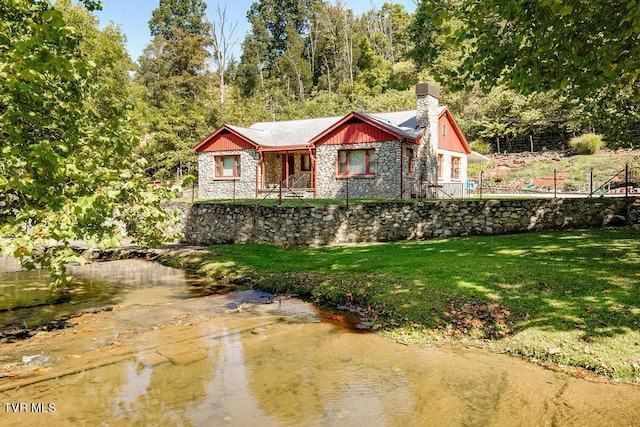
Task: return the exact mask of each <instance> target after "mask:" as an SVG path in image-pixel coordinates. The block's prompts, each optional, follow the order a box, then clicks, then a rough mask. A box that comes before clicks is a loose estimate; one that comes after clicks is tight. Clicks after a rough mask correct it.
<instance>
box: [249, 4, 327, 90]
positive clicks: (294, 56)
mask: <svg viewBox="0 0 640 427" xmlns="http://www.w3.org/2000/svg"><path fill="white" fill-rule="evenodd" d="M319 2H320V1H319V0H260V1H258V2H254V3H252V4H251V8H250V9H249V11H248V12H247V19H248V20H249V22H251V32H250V34H248V35H247V36H246V37H245V40H244V42H243V44H242V47H243V54H242V57H241V60H240V67H239V77H240V82H241V84H242V85H243V86H244V93H245V95H246V96H249V95H254V94H256V93H257V92H258V91H268V92H269V93H272V92H273V91H276V92H278V91H279V90H282V89H281V88H284V91H285V93H286V96H287V97H291V96H296V97H297V98H298V99H299V100H303V99H304V97H305V92H306V91H307V90H308V88H309V87H310V86H311V71H310V70H311V68H312V66H311V62H310V54H309V46H308V43H307V41H308V38H307V36H308V34H309V32H310V30H309V23H310V19H311V16H312V13H313V9H314V5H316V4H318V3H319ZM292 88H293V90H292Z"/></svg>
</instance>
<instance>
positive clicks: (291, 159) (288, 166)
mask: <svg viewBox="0 0 640 427" xmlns="http://www.w3.org/2000/svg"><path fill="white" fill-rule="evenodd" d="M295 166H296V163H295V156H294V155H293V154H286V155H285V156H283V162H282V181H283V184H284V186H285V187H292V186H293V175H294V173H295V171H296V169H295Z"/></svg>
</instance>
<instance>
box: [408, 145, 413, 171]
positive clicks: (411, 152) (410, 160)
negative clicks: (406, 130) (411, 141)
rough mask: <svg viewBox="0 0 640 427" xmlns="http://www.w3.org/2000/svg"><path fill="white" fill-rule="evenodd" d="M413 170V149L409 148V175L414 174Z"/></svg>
mask: <svg viewBox="0 0 640 427" xmlns="http://www.w3.org/2000/svg"><path fill="white" fill-rule="evenodd" d="M413 168H414V159H413V149H411V148H409V149H408V150H407V173H408V174H409V175H411V174H413Z"/></svg>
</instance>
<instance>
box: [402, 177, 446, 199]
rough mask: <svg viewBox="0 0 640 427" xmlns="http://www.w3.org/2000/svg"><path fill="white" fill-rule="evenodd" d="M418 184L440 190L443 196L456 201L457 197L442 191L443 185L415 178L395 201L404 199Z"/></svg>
mask: <svg viewBox="0 0 640 427" xmlns="http://www.w3.org/2000/svg"><path fill="white" fill-rule="evenodd" d="M416 184H419V185H420V186H422V184H426V185H427V186H429V187H431V188H436V189H438V190H440V191H441V192H442V194H444V195H445V196H447V197H449V198H450V199H451V200H454V201H455V200H456V198H455V197H453V196H452V195H451V194H449V193H447V192H446V191H444V190H443V189H442V185H440V184H438V183H435V184H434V183H433V182H431V181H430V180H428V179H424V178H413V179H411V180H409V186H408V187H405V188H403V189H402V191H401V192H400V195H398V196H397V197H396V198H395V199H393V201H394V202H395V201H397V200H398V199H400V198H402V196H404V195H405V194H406V192H407V191H409V190H412V189H415V187H416Z"/></svg>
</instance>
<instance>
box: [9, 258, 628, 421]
mask: <svg viewBox="0 0 640 427" xmlns="http://www.w3.org/2000/svg"><path fill="white" fill-rule="evenodd" d="M135 264H136V263H134V264H131V263H129V264H126V267H124V269H128V270H130V271H131V272H133V271H134V270H135V268H137V267H138V266H137V265H135ZM150 266H151V267H150ZM153 266H154V264H149V263H142V264H141V265H140V268H142V269H143V270H146V269H148V268H155V267H153ZM111 268H112V269H113V270H115V271H114V272H113V274H112V276H113V277H114V278H116V277H118V274H116V271H117V270H118V269H119V268H120V267H118V265H113V266H111ZM158 268H159V275H160V276H162V277H167V274H169V275H171V274H173V272H175V270H174V271H173V272H171V273H168V271H167V270H166V269H164V268H163V267H158ZM93 274H96V273H93ZM127 274H133V273H127ZM140 274H141V275H144V276H147V275H148V274H149V272H148V271H147V272H146V273H144V274H143V273H140ZM90 276H91V274H87V275H86V276H85V280H91V279H89V277H90ZM128 277H129V276H128ZM181 277H182V278H181ZM102 280H104V278H101V279H100V281H102ZM118 280H120V279H116V283H120V285H119V286H122V282H123V280H120V281H118ZM127 280H129V279H127ZM145 280H146V279H145ZM172 280H173V281H174V283H173V288H175V289H174V291H175V292H172V291H170V290H168V289H166V288H167V286H165V285H166V284H165V283H164V282H163V281H160V282H159V283H160V284H159V285H158V286H148V287H147V288H146V289H147V291H144V289H137V290H136V291H132V290H130V289H129V287H127V286H124V289H123V290H122V292H123V293H124V294H126V295H125V296H124V297H122V298H121V299H120V301H119V302H118V303H117V304H116V305H115V306H114V309H113V310H111V311H107V312H99V313H88V314H84V315H82V316H79V317H75V318H73V319H72V320H70V322H71V323H72V324H73V326H71V327H69V328H66V329H62V330H58V331H52V332H48V333H40V334H38V335H36V336H34V337H32V338H30V339H26V340H19V341H16V342H13V343H7V342H5V343H3V344H0V367H1V370H0V373H1V374H2V375H3V377H2V378H0V404H1V405H2V406H0V424H2V425H3V426H4V425H20V426H22V425H74V426H76V425H91V426H93V425H115V426H119V425H122V426H125V425H127V426H128V425H196V426H211V425H214V426H215V425H233V426H252V425H256V426H258V425H259V426H300V425H303V426H334V425H335V426H346V425H348V426H423V425H438V426H449V425H450V426H460V425H465V426H491V425H495V426H504V425H514V426H529V425H530V426H545V425H549V426H554V425H557V426H565V425H575V426H583V425H599V426H603V425H611V426H624V425H638V424H639V423H640V387H633V386H628V385H612V384H604V383H594V382H588V381H585V380H580V379H576V378H573V377H569V376H566V375H563V374H559V373H555V372H551V371H548V370H545V369H543V368H540V367H538V366H534V365H532V364H529V363H527V362H524V361H521V360H518V359H514V358H510V357H507V356H501V355H495V354H489V353H485V352H483V351H478V350H474V349H462V348H452V347H442V348H437V347H429V348H420V347H417V346H403V345H399V344H396V343H394V342H393V341H391V340H389V339H386V338H384V337H381V336H378V335H375V334H372V333H362V332H356V331H354V330H353V329H349V328H345V327H343V326H341V325H340V324H335V323H327V322H322V321H321V319H322V318H323V317H324V316H323V315H322V313H321V312H319V311H318V310H317V309H316V308H314V307H313V306H311V305H309V304H306V303H303V302H301V301H298V300H295V299H281V300H279V299H276V300H275V301H273V302H272V303H270V304H264V303H265V302H270V301H271V298H269V297H268V296H267V295H264V294H260V293H252V292H244V293H238V294H231V295H211V296H195V295H194V294H193V293H192V292H191V291H190V290H189V285H186V284H185V278H184V276H183V275H182V276H181V273H179V272H178V273H176V275H175V276H174V277H173V279H172ZM169 288H170V289H171V288H172V287H171V286H169ZM127 289H129V290H127ZM145 292H146V293H145ZM190 295H192V296H191V297H190ZM332 318H333V319H336V316H332ZM45 410H47V411H48V412H44V411H45Z"/></svg>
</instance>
